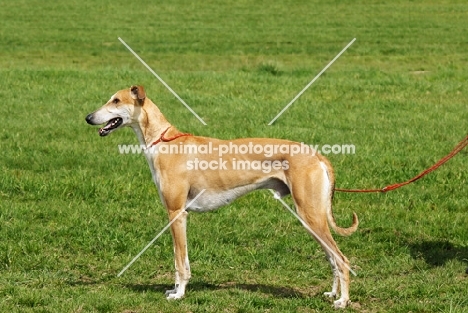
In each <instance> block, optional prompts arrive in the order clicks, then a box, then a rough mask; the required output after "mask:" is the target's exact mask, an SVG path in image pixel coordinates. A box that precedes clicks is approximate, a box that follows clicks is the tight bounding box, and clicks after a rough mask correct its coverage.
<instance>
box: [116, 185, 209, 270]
mask: <svg viewBox="0 0 468 313" xmlns="http://www.w3.org/2000/svg"><path fill="white" fill-rule="evenodd" d="M205 190H206V189H203V190H202V191H200V193H199V194H198V195H197V196H196V197H195V198H193V199H192V201H190V202H189V203H188V204H187V205H186V206H185V208H184V209H183V210H182V211H180V212H179V213H178V214H177V215H176V216H175V217H174V218H173V219H172V220H171V221H170V222H169V223H168V224H167V225H166V226H165V227H164V228H163V229H162V230H161V231H160V232H159V234H157V235H156V237H154V238H153V240H151V241H150V242H149V243H148V244H147V245H146V247H144V248H143V250H141V251H140V253H138V254H137V255H136V256H135V257H134V258H133V260H131V261H130V263H128V264H127V266H125V267H124V268H123V270H121V271H120V273H119V274H117V277H120V276H121V275H122V274H123V273H124V272H125V271H126V270H128V268H129V267H130V266H132V264H133V263H134V262H135V261H136V260H137V259H138V258H139V257H140V256H141V255H142V254H143V253H144V252H145V251H146V250H148V248H149V247H151V245H152V244H153V243H154V242H155V241H156V240H157V239H158V238H159V237H160V236H161V235H162V234H163V233H164V232H165V231H166V230H167V229H168V228H169V227H171V225H172V224H173V223H174V222H175V221H176V220H177V219H178V218H179V217H180V216H181V215H182V213H184V212H185V211H186V210H187V208H188V207H189V206H190V205H192V203H194V202H195V200H197V198H198V197H200V196H201V194H202V193H204V192H205Z"/></svg>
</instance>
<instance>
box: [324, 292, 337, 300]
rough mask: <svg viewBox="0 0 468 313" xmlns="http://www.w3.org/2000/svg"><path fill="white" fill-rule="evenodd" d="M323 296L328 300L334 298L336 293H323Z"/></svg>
mask: <svg viewBox="0 0 468 313" xmlns="http://www.w3.org/2000/svg"><path fill="white" fill-rule="evenodd" d="M323 295H324V296H326V297H329V298H334V297H336V292H334V291H330V292H324V293H323Z"/></svg>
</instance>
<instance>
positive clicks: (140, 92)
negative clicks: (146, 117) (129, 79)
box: [130, 86, 146, 103]
mask: <svg viewBox="0 0 468 313" xmlns="http://www.w3.org/2000/svg"><path fill="white" fill-rule="evenodd" d="M130 95H131V96H132V99H134V100H138V102H139V103H143V102H144V101H145V98H146V93H145V88H143V86H132V87H130Z"/></svg>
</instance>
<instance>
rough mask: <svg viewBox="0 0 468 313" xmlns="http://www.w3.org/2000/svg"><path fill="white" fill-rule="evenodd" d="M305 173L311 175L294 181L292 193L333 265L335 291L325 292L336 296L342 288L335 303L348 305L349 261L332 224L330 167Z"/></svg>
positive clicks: (298, 207) (300, 211)
mask: <svg viewBox="0 0 468 313" xmlns="http://www.w3.org/2000/svg"><path fill="white" fill-rule="evenodd" d="M303 173H307V178H304V179H300V182H301V184H297V183H296V184H294V183H293V184H292V185H291V186H290V188H291V195H292V197H293V200H294V203H295V206H296V210H297V213H298V215H299V216H300V217H301V219H302V220H303V221H304V222H305V223H306V224H307V226H308V228H310V230H312V232H311V235H312V236H313V237H314V238H315V239H316V240H317V241H318V242H319V244H320V245H321V247H322V249H323V250H324V251H325V254H326V256H327V258H328V260H329V262H330V265H331V267H332V271H333V286H332V290H331V292H327V293H325V295H327V296H329V297H335V296H336V295H337V294H338V291H339V289H341V296H340V298H339V299H338V300H336V301H335V302H334V305H335V308H344V307H346V305H347V304H348V301H349V269H348V268H349V261H348V259H347V258H346V257H345V256H344V255H343V254H342V253H341V251H340V249H339V248H338V246H337V244H336V242H335V240H334V239H333V237H332V235H331V232H330V227H329V225H328V219H327V214H328V213H327V212H328V209H329V205H331V192H330V188H331V187H330V181H329V179H328V176H327V173H326V171H323V170H322V169H321V168H318V169H317V168H316V169H311V170H310V171H308V172H304V171H303ZM306 228H307V227H306ZM310 230H309V232H310Z"/></svg>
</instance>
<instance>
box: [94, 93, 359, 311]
mask: <svg viewBox="0 0 468 313" xmlns="http://www.w3.org/2000/svg"><path fill="white" fill-rule="evenodd" d="M86 121H87V122H88V123H89V124H91V125H102V124H105V126H104V127H102V128H100V129H99V135H100V136H107V135H109V134H110V133H111V132H113V131H114V130H116V129H119V128H121V127H124V126H130V127H131V128H133V130H134V131H135V133H136V135H137V137H138V139H139V141H140V144H142V145H144V146H145V147H147V148H148V149H150V148H152V149H153V148H157V150H158V153H145V156H146V158H147V161H148V164H149V167H150V169H151V173H152V176H153V180H154V183H155V184H156V186H157V188H158V192H159V195H160V197H161V200H162V203H163V204H164V206H165V207H166V209H167V211H168V214H169V219H170V220H171V221H172V219H173V218H174V217H176V216H177V215H178V214H179V213H181V212H182V211H183V210H184V209H185V206H186V204H187V203H189V202H190V201H191V200H193V199H194V198H195V197H196V196H197V195H198V194H199V193H200V192H201V191H202V190H205V191H204V192H203V194H201V195H200V196H199V197H198V198H197V199H196V201H194V202H193V203H192V204H191V205H190V206H189V207H187V208H186V210H187V211H193V212H206V211H210V210H214V209H217V208H219V207H221V206H223V205H225V204H228V203H230V202H232V201H233V200H235V199H236V198H238V197H240V196H242V195H244V194H246V193H248V192H250V191H253V190H257V189H272V190H274V191H275V194H276V195H277V196H280V197H283V196H286V195H288V194H291V196H292V199H293V201H294V204H295V207H296V210H297V213H298V215H299V216H300V217H301V218H302V220H303V221H304V222H305V223H306V224H307V225H308V226H309V227H310V229H312V230H313V233H311V235H312V236H313V237H314V238H315V239H317V238H316V236H318V237H320V239H321V240H320V241H319V243H320V245H321V246H322V248H323V250H324V251H325V254H326V256H327V258H328V260H329V262H330V265H331V267H332V271H333V275H334V279H333V286H332V290H331V292H326V293H325V295H327V296H329V297H335V296H337V294H338V292H339V290H341V296H340V298H339V299H338V300H336V301H335V302H334V305H335V307H336V308H344V307H346V305H347V304H348V301H349V261H348V259H347V258H346V257H345V256H344V255H343V254H342V253H341V251H340V250H339V248H338V246H337V245H336V243H335V241H334V240H333V238H332V235H331V233H330V228H329V225H330V226H331V228H333V230H334V231H335V232H337V233H338V234H340V235H344V236H347V235H350V234H352V233H353V232H354V231H355V230H356V229H357V227H358V223H359V222H358V219H357V216H356V214H353V224H352V225H351V226H350V227H349V228H341V227H339V226H337V224H336V222H335V219H334V217H333V212H332V196H333V192H334V183H335V179H334V173H333V169H332V167H331V165H330V163H329V161H328V160H327V159H326V158H325V157H323V156H322V155H320V154H318V153H305V152H303V151H299V145H300V144H299V143H297V142H293V141H287V140H280V139H268V138H250V139H235V140H220V139H215V138H208V137H199V136H191V135H189V134H183V133H181V132H179V131H178V130H177V128H175V127H174V126H172V125H171V124H170V123H169V122H168V121H167V120H166V118H165V117H164V116H163V115H162V114H161V111H160V110H159V109H158V107H157V106H156V105H155V104H154V103H153V102H152V101H151V100H150V99H149V98H147V97H146V93H145V90H144V88H143V87H142V86H132V87H130V88H128V89H124V90H120V91H118V92H117V93H116V94H114V95H113V96H112V97H111V98H110V100H109V101H108V102H107V103H106V104H105V105H104V106H102V107H101V108H100V109H98V110H97V111H95V112H93V113H91V114H89V115H88V116H87V117H86ZM174 147H175V148H180V150H182V147H188V148H189V149H184V152H183V153H181V151H178V152H175V150H176V149H174V151H172V148H174ZM278 147H279V148H278ZM169 148H170V149H169ZM197 148H198V149H197ZM202 148H203V149H202ZM207 149H210V152H211V153H207ZM169 150H171V152H172V153H168V151H169ZM213 151H216V152H213ZM259 151H262V152H263V153H260V152H259ZM293 151H294V152H296V153H295V154H293V153H292V152H293ZM163 152H165V153H163ZM221 152H222V153H221ZM220 156H222V158H221V157H220ZM240 162H242V163H240ZM187 214H188V213H187V212H184V213H183V214H182V215H180V217H179V218H178V219H177V220H176V221H175V222H174V223H173V224H172V225H171V234H172V238H173V243H174V255H175V256H174V257H175V271H176V273H175V288H174V289H172V290H168V291H167V292H166V295H167V299H179V298H182V297H183V296H184V294H185V287H186V285H187V283H188V281H189V279H190V275H191V274H190V265H189V259H188V253H187V237H186V220H187ZM330 250H331V251H332V252H333V253H332V252H331V251H330ZM337 258H338V259H337Z"/></svg>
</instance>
